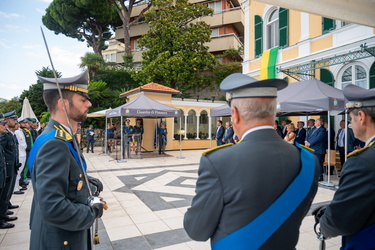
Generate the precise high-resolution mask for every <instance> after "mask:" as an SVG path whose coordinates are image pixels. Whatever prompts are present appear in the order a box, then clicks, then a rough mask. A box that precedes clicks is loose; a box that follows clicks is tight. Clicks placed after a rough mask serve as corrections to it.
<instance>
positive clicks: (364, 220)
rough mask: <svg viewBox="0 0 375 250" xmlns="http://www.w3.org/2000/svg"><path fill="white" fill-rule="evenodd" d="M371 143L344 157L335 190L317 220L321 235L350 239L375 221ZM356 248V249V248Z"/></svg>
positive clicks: (374, 165) (374, 158)
mask: <svg viewBox="0 0 375 250" xmlns="http://www.w3.org/2000/svg"><path fill="white" fill-rule="evenodd" d="M374 179H375V145H372V146H371V147H370V148H367V149H364V150H363V151H361V152H358V153H357V154H355V155H353V156H350V157H348V159H347V161H346V162H345V164H344V166H343V169H342V171H341V178H340V182H339V189H337V190H336V193H335V196H334V197H333V200H332V202H331V203H330V204H329V206H328V207H327V209H326V211H325V213H324V215H323V216H322V218H321V219H320V229H321V232H322V234H323V235H324V236H326V237H335V236H338V235H345V236H348V237H349V238H350V236H351V235H353V234H355V233H357V232H358V231H360V230H361V229H364V228H366V227H368V226H370V225H373V224H375V203H374V200H375V185H374ZM358 249H359V248H358Z"/></svg>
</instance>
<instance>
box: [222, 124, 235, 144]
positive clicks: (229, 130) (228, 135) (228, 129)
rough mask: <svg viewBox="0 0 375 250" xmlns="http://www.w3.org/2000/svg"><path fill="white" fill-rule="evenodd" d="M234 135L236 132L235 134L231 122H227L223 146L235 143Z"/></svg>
mask: <svg viewBox="0 0 375 250" xmlns="http://www.w3.org/2000/svg"><path fill="white" fill-rule="evenodd" d="M233 135H234V132H233V128H232V126H231V125H230V122H226V123H225V132H224V136H223V139H222V142H223V144H227V143H233Z"/></svg>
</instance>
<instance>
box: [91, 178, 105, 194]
mask: <svg viewBox="0 0 375 250" xmlns="http://www.w3.org/2000/svg"><path fill="white" fill-rule="evenodd" d="M89 182H90V183H91V184H92V185H94V186H95V187H96V188H97V190H96V191H98V192H99V193H100V192H101V191H103V183H102V182H101V181H100V180H99V179H97V178H94V177H91V176H90V177H89Z"/></svg>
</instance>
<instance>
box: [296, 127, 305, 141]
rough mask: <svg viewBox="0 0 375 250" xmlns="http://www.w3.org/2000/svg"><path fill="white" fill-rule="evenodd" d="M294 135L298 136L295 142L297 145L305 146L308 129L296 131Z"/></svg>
mask: <svg viewBox="0 0 375 250" xmlns="http://www.w3.org/2000/svg"><path fill="white" fill-rule="evenodd" d="M294 133H295V134H296V139H295V140H294V141H295V143H299V144H302V145H305V139H306V129H304V128H301V129H296V131H295V132H294Z"/></svg>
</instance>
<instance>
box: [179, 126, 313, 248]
mask: <svg viewBox="0 0 375 250" xmlns="http://www.w3.org/2000/svg"><path fill="white" fill-rule="evenodd" d="M314 159H315V157H314ZM315 161H316V162H315V168H316V169H315V176H314V182H313V185H312V186H311V189H310V191H309V194H308V196H307V197H306V198H305V199H304V200H303V201H302V203H301V204H300V205H299V206H298V208H297V209H296V210H295V211H294V213H292V215H291V216H290V217H289V218H288V219H287V220H286V222H284V224H282V225H281V227H280V228H279V229H278V230H277V231H276V232H275V233H274V234H273V235H272V236H271V237H270V238H269V239H268V240H267V241H266V242H265V243H264V244H263V246H262V247H261V249H294V248H295V246H296V244H297V242H298V236H299V227H300V225H301V221H302V219H303V218H304V216H305V215H306V213H307V212H308V209H309V208H310V205H311V203H312V201H313V198H314V196H315V194H316V191H317V180H318V166H319V165H318V162H317V160H316V159H315ZM300 169H301V162H300V154H299V150H298V149H297V148H296V147H295V146H294V145H290V144H288V143H287V142H285V141H284V140H282V139H281V138H280V136H279V135H278V134H277V133H276V132H275V131H274V130H273V129H272V128H269V129H261V130H256V131H253V132H251V133H249V134H248V135H246V136H245V138H244V140H243V141H241V142H240V143H238V144H235V145H232V146H227V147H223V148H219V149H216V150H214V151H212V152H208V153H206V154H205V155H203V156H202V157H201V161H200V165H199V172H198V174H199V177H198V181H197V184H196V196H195V197H194V199H193V201H192V205H191V208H189V209H188V211H187V212H186V214H185V218H184V228H185V230H186V232H187V233H188V235H189V236H190V237H191V238H192V239H194V240H198V241H206V240H208V239H211V244H213V243H215V242H216V241H218V240H220V239H222V238H223V237H225V236H227V235H229V234H230V233H232V232H234V231H236V230H238V229H240V228H242V227H244V226H245V225H247V224H248V223H250V222H251V221H253V220H254V219H255V218H256V217H258V216H259V215H260V214H261V213H262V212H264V211H265V210H266V209H267V208H268V207H269V206H271V204H272V203H273V202H274V201H275V200H276V199H277V198H278V197H279V196H280V195H281V194H282V193H283V192H284V191H285V189H286V188H287V187H288V186H289V185H290V183H291V182H292V181H293V180H294V178H295V177H296V176H297V175H298V173H299V172H300ZM253 233H254V234H256V233H257V232H253ZM249 244H250V245H251V242H250V243H249ZM234 249H235V247H234Z"/></svg>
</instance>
